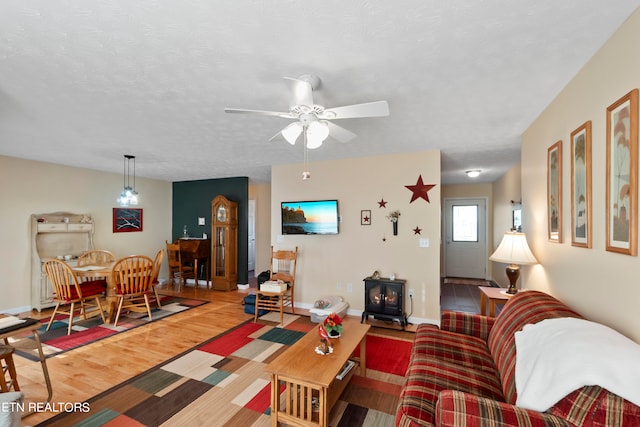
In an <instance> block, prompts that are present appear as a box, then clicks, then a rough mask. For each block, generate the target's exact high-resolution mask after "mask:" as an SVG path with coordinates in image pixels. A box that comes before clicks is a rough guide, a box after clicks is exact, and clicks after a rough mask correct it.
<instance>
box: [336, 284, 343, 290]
mask: <svg viewBox="0 0 640 427" xmlns="http://www.w3.org/2000/svg"><path fill="white" fill-rule="evenodd" d="M336 289H337V290H339V291H341V290H342V283H340V282H338V283H337V284H336Z"/></svg>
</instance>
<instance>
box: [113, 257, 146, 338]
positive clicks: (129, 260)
mask: <svg viewBox="0 0 640 427" xmlns="http://www.w3.org/2000/svg"><path fill="white" fill-rule="evenodd" d="M152 278H153V260H152V259H151V258H149V257H148V256H144V255H131V256H128V257H125V258H121V259H120V260H118V261H116V264H115V265H114V266H113V278H112V280H113V283H114V284H115V287H116V297H117V298H118V310H117V312H116V318H115V320H114V322H113V326H118V320H119V319H120V314H122V311H123V310H125V309H126V310H130V311H136V312H140V311H143V310H145V309H146V312H147V314H148V316H149V320H151V307H150V306H149V294H150V293H151V279H152Z"/></svg>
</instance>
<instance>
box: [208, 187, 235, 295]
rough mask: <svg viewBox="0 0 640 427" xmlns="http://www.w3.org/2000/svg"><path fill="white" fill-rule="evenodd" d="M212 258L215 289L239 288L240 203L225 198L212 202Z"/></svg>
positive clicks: (221, 197)
mask: <svg viewBox="0 0 640 427" xmlns="http://www.w3.org/2000/svg"><path fill="white" fill-rule="evenodd" d="M211 217H212V218H211V257H212V260H213V269H212V270H213V271H212V276H211V282H212V284H213V289H216V290H219V291H232V290H234V289H237V288H238V283H237V282H238V203H236V202H232V201H230V200H228V199H227V198H226V197H224V196H216V197H215V198H214V199H213V200H212V201H211Z"/></svg>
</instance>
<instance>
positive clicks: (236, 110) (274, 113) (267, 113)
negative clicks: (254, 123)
mask: <svg viewBox="0 0 640 427" xmlns="http://www.w3.org/2000/svg"><path fill="white" fill-rule="evenodd" d="M224 112H225V113H233V114H257V115H260V116H276V117H282V118H284V119H295V118H296V116H294V115H292V114H291V113H281V112H278V111H262V110H245V109H242V108H225V109H224Z"/></svg>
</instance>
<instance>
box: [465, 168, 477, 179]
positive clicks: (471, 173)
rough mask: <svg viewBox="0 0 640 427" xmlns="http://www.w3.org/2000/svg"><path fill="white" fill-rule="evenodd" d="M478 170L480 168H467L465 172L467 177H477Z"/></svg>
mask: <svg viewBox="0 0 640 427" xmlns="http://www.w3.org/2000/svg"><path fill="white" fill-rule="evenodd" d="M480 172H481V171H480V169H472V170H468V171H467V172H466V174H467V176H468V177H469V178H477V177H478V176H480Z"/></svg>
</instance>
